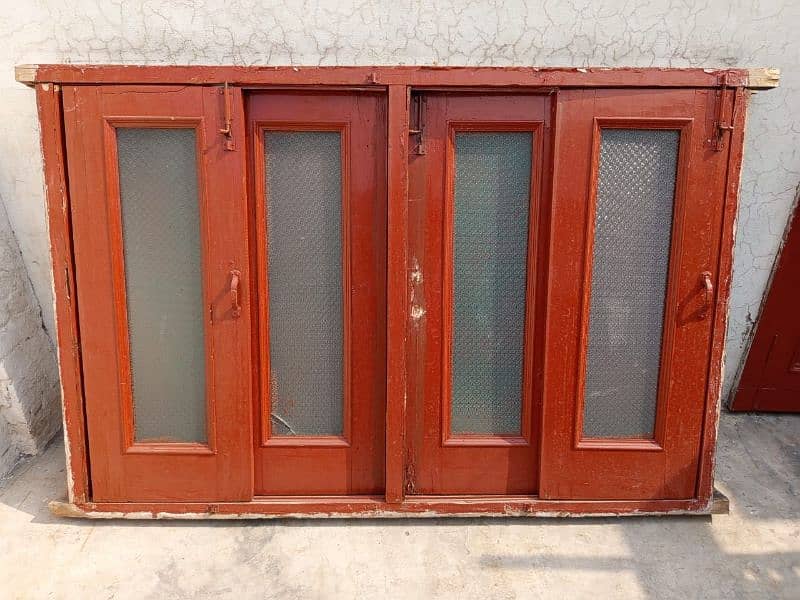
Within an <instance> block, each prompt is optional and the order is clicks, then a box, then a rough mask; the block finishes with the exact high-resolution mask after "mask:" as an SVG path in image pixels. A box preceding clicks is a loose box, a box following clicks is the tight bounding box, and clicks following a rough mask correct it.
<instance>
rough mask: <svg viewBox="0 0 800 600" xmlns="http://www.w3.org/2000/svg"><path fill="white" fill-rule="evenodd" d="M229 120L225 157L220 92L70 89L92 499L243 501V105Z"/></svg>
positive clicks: (246, 495)
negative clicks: (229, 141)
mask: <svg viewBox="0 0 800 600" xmlns="http://www.w3.org/2000/svg"><path fill="white" fill-rule="evenodd" d="M231 94H232V95H233V98H232V100H233V102H232V103H231V105H232V106H234V107H236V106H241V102H236V100H237V99H239V98H240V96H239V93H238V91H236V90H231ZM233 117H234V118H233V128H232V132H231V133H232V139H233V140H234V142H235V147H234V148H233V150H229V149H226V145H225V140H226V137H225V136H223V135H221V134H220V132H219V130H220V129H221V128H223V127H224V126H225V103H224V97H223V95H222V93H221V88H219V87H161V86H146V87H144V86H143V87H137V86H103V87H94V86H78V87H66V88H65V89H64V119H65V127H66V144H67V150H68V151H67V155H68V169H69V184H70V195H71V204H72V227H73V234H74V249H75V268H76V279H77V289H78V302H77V303H78V306H79V310H78V315H79V321H80V340H81V355H82V360H83V364H84V365H85V366H86V368H85V369H84V371H83V375H84V386H85V389H84V391H85V402H86V417H87V426H88V439H89V455H90V457H91V481H92V498H93V499H94V500H96V501H137V500H140V501H169V500H173V501H190V500H199V501H206V500H208V501H218V500H248V499H250V498H251V497H252V493H253V490H252V456H251V452H250V439H251V433H250V431H251V425H250V402H249V398H250V379H251V375H250V328H249V312H248V310H247V309H248V306H247V305H248V302H247V299H248V289H247V281H248V264H247V261H248V252H247V238H246V235H244V234H243V232H245V231H246V229H247V206H246V201H245V199H246V190H245V187H244V181H245V169H246V162H245V160H244V159H243V154H244V126H243V125H244V123H243V115H242V113H241V108H239V110H238V111H237V112H236V113H235V114H234V115H233ZM237 305H238V306H241V307H243V310H241V312H240V311H238V310H237Z"/></svg>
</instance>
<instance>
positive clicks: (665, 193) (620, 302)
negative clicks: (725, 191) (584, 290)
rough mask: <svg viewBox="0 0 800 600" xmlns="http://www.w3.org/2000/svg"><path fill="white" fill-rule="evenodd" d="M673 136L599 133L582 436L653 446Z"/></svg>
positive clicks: (671, 195) (650, 132)
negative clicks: (631, 439)
mask: <svg viewBox="0 0 800 600" xmlns="http://www.w3.org/2000/svg"><path fill="white" fill-rule="evenodd" d="M679 135H680V134H679V132H678V131H675V130H641V129H604V130H603V131H602V138H601V142H600V168H599V174H598V188H597V209H596V213H595V216H594V219H595V233H594V250H593V252H594V258H593V265H592V289H591V312H590V316H589V347H588V354H587V364H586V388H585V409H584V410H585V413H584V421H583V433H584V435H585V436H587V437H611V438H620V437H636V438H652V436H653V428H654V425H655V414H656V396H657V393H658V377H659V367H660V363H661V334H662V325H663V321H664V299H665V294H666V289H667V270H668V268H669V250H670V238H671V231H672V207H673V203H674V196H675V172H676V168H677V159H678V142H679Z"/></svg>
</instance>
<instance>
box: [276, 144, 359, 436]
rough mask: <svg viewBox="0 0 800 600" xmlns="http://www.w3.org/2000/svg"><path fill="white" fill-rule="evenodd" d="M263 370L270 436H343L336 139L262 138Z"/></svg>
mask: <svg viewBox="0 0 800 600" xmlns="http://www.w3.org/2000/svg"><path fill="white" fill-rule="evenodd" d="M264 146H265V147H264V154H265V156H266V162H267V164H266V190H267V230H268V231H267V246H268V253H267V254H268V260H267V262H268V266H267V269H268V278H269V279H268V281H269V371H270V400H271V410H272V415H271V417H272V432H273V434H275V435H341V433H342V424H343V422H342V405H343V401H342V399H343V384H342V368H343V367H342V365H343V361H342V350H343V347H342V339H343V338H342V327H343V325H342V167H341V138H340V134H339V132H330V131H302V132H270V131H268V132H266V133H265V135H264Z"/></svg>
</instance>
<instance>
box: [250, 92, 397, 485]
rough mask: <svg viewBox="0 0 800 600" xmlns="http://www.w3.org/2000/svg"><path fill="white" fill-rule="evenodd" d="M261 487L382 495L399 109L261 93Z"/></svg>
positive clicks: (254, 114) (371, 101) (257, 201)
mask: <svg viewBox="0 0 800 600" xmlns="http://www.w3.org/2000/svg"><path fill="white" fill-rule="evenodd" d="M247 110H248V123H249V132H250V148H251V150H252V163H251V174H252V181H253V188H252V199H253V202H252V205H253V218H254V225H253V228H252V231H253V234H252V240H253V247H254V249H255V253H254V261H255V262H254V263H253V265H254V266H253V281H254V285H255V286H257V289H258V293H259V300H258V303H257V304H255V305H254V317H255V318H256V320H257V321H258V331H259V336H258V343H257V344H256V346H257V347H256V348H255V353H256V355H257V356H258V357H259V359H260V376H259V379H258V389H259V390H260V393H259V394H258V401H257V402H256V403H255V411H256V422H257V423H258V427H257V431H256V436H255V489H256V494H259V495H315V494H316V495H345V494H347V495H354V494H379V493H381V492H382V491H383V488H384V464H385V457H384V447H385V440H384V436H385V433H384V432H385V410H386V406H385V398H386V393H385V388H386V385H385V381H386V102H385V98H384V97H383V96H381V95H380V94H377V93H366V92H365V93H324V92H320V93H314V92H311V93H292V92H279V93H253V94H252V95H251V96H250V97H249V98H248V103H247Z"/></svg>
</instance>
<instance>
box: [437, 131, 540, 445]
mask: <svg viewBox="0 0 800 600" xmlns="http://www.w3.org/2000/svg"><path fill="white" fill-rule="evenodd" d="M532 142H533V134H531V133H529V132H502V133H499V132H491V133H490V132H485V133H484V132H480V133H478V132H470V133H458V134H457V135H456V141H455V143H456V147H455V217H454V240H453V244H454V264H453V340H452V344H453V345H452V349H453V354H452V399H451V430H452V432H453V433H456V434H459V433H483V434H500V433H512V434H513V433H519V432H520V422H521V419H520V416H521V415H520V410H521V400H522V359H523V357H522V354H523V351H522V345H523V344H522V342H523V332H524V329H525V285H526V270H527V250H528V208H529V203H530V183H531V181H530V172H531V160H532V157H531V154H532Z"/></svg>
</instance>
